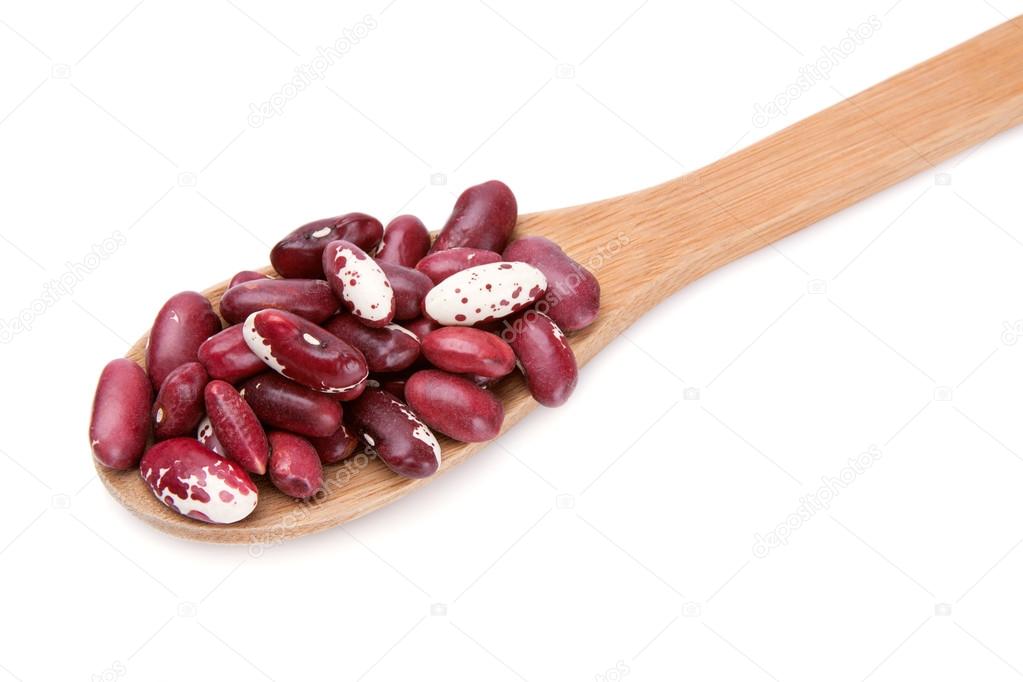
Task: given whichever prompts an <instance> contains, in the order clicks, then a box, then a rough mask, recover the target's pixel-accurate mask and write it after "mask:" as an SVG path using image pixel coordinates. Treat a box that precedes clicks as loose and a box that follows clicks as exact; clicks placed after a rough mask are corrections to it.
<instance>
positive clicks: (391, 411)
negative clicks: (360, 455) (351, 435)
mask: <svg viewBox="0 0 1023 682" xmlns="http://www.w3.org/2000/svg"><path fill="white" fill-rule="evenodd" d="M345 412H346V416H347V419H349V422H350V424H351V426H352V429H353V430H354V431H355V433H356V434H357V435H358V436H359V438H361V439H362V440H363V441H364V442H365V443H366V445H367V446H369V448H371V449H372V451H374V452H376V453H377V455H378V456H379V457H380V459H381V460H382V461H383V463H384V464H386V465H387V466H388V467H390V469H391V470H392V471H394V472H395V473H397V474H400V475H402V476H407V477H408V478H426V477H427V476H429V475H431V474H433V473H434V472H436V471H437V468H438V467H439V466H440V443H438V442H437V438H436V436H434V435H433V432H432V431H430V428H429V427H428V426H426V424H424V423H423V422H422V421H421V420H420V419H419V417H417V416H416V415H415V413H413V412H412V410H411V409H409V407H408V405H406V404H405V403H403V402H401V401H399V400H398V399H397V398H395V397H394V396H393V395H391V394H390V393H388V392H387V391H382V390H380V389H379V388H369V389H366V392H365V393H363V394H362V396H361V397H359V398H358V399H357V400H354V401H352V403H351V404H350V405H349V407H348V408H347V409H346V411H345Z"/></svg>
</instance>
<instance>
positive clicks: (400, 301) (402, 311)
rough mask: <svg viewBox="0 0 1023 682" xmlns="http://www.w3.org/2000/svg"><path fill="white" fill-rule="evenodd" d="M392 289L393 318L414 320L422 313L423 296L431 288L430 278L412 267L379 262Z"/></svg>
mask: <svg viewBox="0 0 1023 682" xmlns="http://www.w3.org/2000/svg"><path fill="white" fill-rule="evenodd" d="M380 269H381V270H383V271H384V274H385V275H387V280H388V281H389V282H390V283H391V288H393V289H394V319H396V320H414V319H416V318H417V317H419V316H420V315H422V314H423V312H422V311H423V298H425V297H426V294H427V293H429V291H430V289H431V288H433V282H431V281H430V278H429V277H427V276H426V275H424V274H423V273H421V272H419V271H418V270H413V269H412V268H406V267H403V266H401V265H395V264H394V263H380Z"/></svg>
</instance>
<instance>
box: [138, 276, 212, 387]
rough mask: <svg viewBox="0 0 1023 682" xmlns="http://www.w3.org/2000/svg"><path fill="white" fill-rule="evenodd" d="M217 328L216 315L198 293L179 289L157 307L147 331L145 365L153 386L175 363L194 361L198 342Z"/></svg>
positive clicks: (161, 381) (158, 384)
mask: <svg viewBox="0 0 1023 682" xmlns="http://www.w3.org/2000/svg"><path fill="white" fill-rule="evenodd" d="M219 331H220V318H219V317H217V314H216V313H215V312H213V306H212V305H210V302H209V301H208V300H206V297H205V296H203V295H202V294H198V293H196V292H194V291H183V292H181V293H180V294H175V295H174V296H171V297H170V299H169V300H168V301H167V302H166V303H165V304H164V305H163V307H162V308H160V312H159V313H158V314H157V315H156V320H155V321H154V322H153V328H152V329H151V330H150V331H149V341H148V343H147V345H146V367H147V368H148V370H149V378H150V379H151V380H152V382H153V387H154V388H157V389H158V388H160V384H162V383H163V380H164V379H166V378H167V375H168V374H170V373H171V371H173V370H174V368H176V367H178V366H179V365H183V364H185V363H186V362H194V361H195V360H196V358H197V353H198V351H199V346H201V345H202V342H203V341H205V340H206V339H208V338H209V337H211V336H213V335H214V334H216V333H217V332H219Z"/></svg>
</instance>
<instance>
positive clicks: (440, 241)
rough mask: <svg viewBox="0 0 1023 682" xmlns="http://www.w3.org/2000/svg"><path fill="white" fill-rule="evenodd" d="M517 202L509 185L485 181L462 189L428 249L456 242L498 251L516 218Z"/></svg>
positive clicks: (505, 241) (445, 247)
mask: <svg viewBox="0 0 1023 682" xmlns="http://www.w3.org/2000/svg"><path fill="white" fill-rule="evenodd" d="M518 210H519V209H518V204H517V203H516V202H515V195H514V194H512V191H511V190H510V189H508V185H506V184H504V183H503V182H500V181H499V180H491V181H489V182H484V183H483V184H482V185H476V186H474V187H470V188H469V189H467V190H465V191H464V192H462V195H461V196H460V197H458V201H456V202H455V208H454V210H453V211H452V212H451V217H450V218H448V222H447V223H446V224H445V225H444V229H442V230H441V231H440V234H439V235H438V236H437V240H436V241H435V242H434V243H433V248H431V249H430V252H431V253H436V252H437V251H443V250H444V249H450V248H452V247H455V246H471V247H473V248H476V249H489V250H491V251H498V252H499V251H501V249H503V248H504V245H505V244H506V243H507V242H508V235H510V234H511V232H512V230H513V229H514V228H515V221H516V220H518Z"/></svg>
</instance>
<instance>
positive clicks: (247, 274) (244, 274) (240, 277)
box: [227, 270, 270, 289]
mask: <svg viewBox="0 0 1023 682" xmlns="http://www.w3.org/2000/svg"><path fill="white" fill-rule="evenodd" d="M261 279H270V278H269V277H268V276H267V275H264V274H263V273H262V272H256V271H255V270H242V271H241V272H239V273H238V274H236V275H235V276H234V277H232V278H231V281H230V282H228V283H227V288H228V289H230V288H231V287H236V286H238V285H239V284H245V282H255V281H257V280H261Z"/></svg>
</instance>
